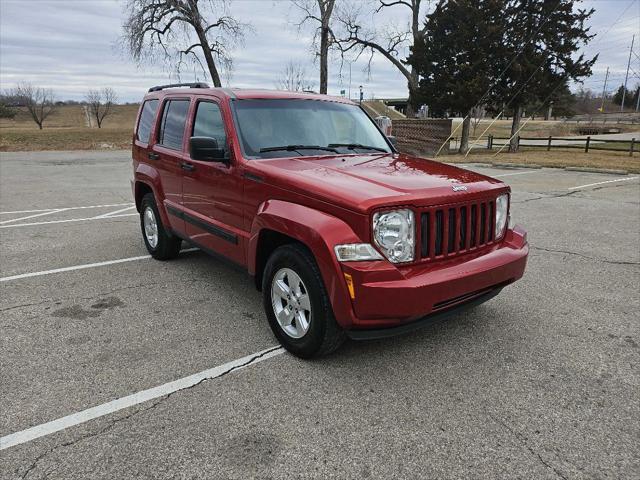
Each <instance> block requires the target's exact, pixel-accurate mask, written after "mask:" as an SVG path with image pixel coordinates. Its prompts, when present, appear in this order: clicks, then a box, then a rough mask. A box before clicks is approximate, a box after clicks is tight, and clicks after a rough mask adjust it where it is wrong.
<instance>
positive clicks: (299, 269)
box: [262, 244, 345, 358]
mask: <svg viewBox="0 0 640 480" xmlns="http://www.w3.org/2000/svg"><path fill="white" fill-rule="evenodd" d="M262 293H263V302H264V308H265V311H266V313H267V318H268V319H269V325H270V326H271V330H272V331H273V333H274V335H275V336H276V337H277V338H278V340H279V341H280V343H281V344H282V345H283V346H284V347H285V348H286V349H287V350H289V351H290V352H291V353H293V354H294V355H297V356H299V357H302V358H311V357H315V356H320V355H326V354H328V353H331V352H333V351H334V350H335V349H337V348H338V347H339V346H340V345H341V344H342V342H343V341H344V339H345V333H344V331H343V330H342V329H341V328H340V326H339V325H338V324H337V323H336V320H335V317H334V315H333V310H332V308H331V303H330V301H329V298H328V296H327V293H326V290H325V287H324V283H323V281H322V277H321V276H320V271H319V270H318V266H317V265H316V262H315V259H314V258H313V256H312V255H311V253H310V252H309V251H308V250H307V249H306V248H305V247H304V246H302V245H299V244H290V245H284V246H282V247H280V248H278V249H276V250H275V251H274V252H273V254H272V255H271V257H270V258H269V260H268V262H267V265H266V267H265V271H264V275H263V278H262Z"/></svg>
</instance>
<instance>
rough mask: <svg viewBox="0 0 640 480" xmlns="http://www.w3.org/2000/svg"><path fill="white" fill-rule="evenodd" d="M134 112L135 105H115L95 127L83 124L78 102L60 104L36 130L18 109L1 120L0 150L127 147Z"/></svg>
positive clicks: (35, 126)
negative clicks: (10, 115)
mask: <svg viewBox="0 0 640 480" xmlns="http://www.w3.org/2000/svg"><path fill="white" fill-rule="evenodd" d="M137 111H138V106H137V105H117V106H116V107H115V110H114V113H113V114H112V115H110V116H108V117H107V118H106V119H105V121H104V123H103V125H102V128H100V129H98V128H89V127H87V126H86V120H85V115H84V112H83V109H82V106H81V105H63V106H60V107H58V109H57V110H56V111H55V112H54V113H52V114H51V116H50V117H49V118H47V120H45V122H44V128H43V129H42V130H39V129H38V126H37V125H36V124H35V123H34V122H33V120H31V117H30V116H29V114H28V113H27V111H26V110H23V109H21V110H20V111H19V112H18V114H17V115H16V117H15V118H13V119H5V118H3V119H0V151H30V150H93V149H116V148H128V147H129V145H130V144H131V135H132V132H133V124H134V122H135V117H136V113H137Z"/></svg>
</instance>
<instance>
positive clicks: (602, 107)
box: [599, 67, 609, 113]
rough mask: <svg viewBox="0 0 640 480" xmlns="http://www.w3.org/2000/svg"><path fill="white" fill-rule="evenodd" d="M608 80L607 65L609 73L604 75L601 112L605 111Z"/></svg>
mask: <svg viewBox="0 0 640 480" xmlns="http://www.w3.org/2000/svg"><path fill="white" fill-rule="evenodd" d="M607 80H609V67H607V74H606V75H605V77H604V87H603V88H602V105H600V108H599V110H600V112H602V113H604V96H605V94H606V93H607Z"/></svg>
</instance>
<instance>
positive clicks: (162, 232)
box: [140, 193, 182, 260]
mask: <svg viewBox="0 0 640 480" xmlns="http://www.w3.org/2000/svg"><path fill="white" fill-rule="evenodd" d="M148 209H149V210H151V212H153V215H154V218H155V221H156V225H157V230H158V240H157V244H156V245H155V247H154V246H152V245H151V244H150V243H149V240H148V239H147V235H146V233H145V226H144V216H145V212H146V211H147V210H148ZM140 228H141V230H142V238H143V240H144V244H145V246H146V247H147V250H148V251H149V253H150V254H151V256H152V257H153V258H155V259H156V260H170V259H172V258H175V257H177V256H178V254H179V253H180V246H181V244H182V240H181V239H180V238H178V237H176V236H174V235H172V234H171V233H169V232H168V231H167V230H166V229H165V228H164V225H163V224H162V219H161V218H160V214H159V213H158V206H157V205H156V199H155V198H154V196H153V193H147V194H146V195H145V196H144V197H142V202H140Z"/></svg>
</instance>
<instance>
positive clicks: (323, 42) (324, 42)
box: [320, 21, 329, 95]
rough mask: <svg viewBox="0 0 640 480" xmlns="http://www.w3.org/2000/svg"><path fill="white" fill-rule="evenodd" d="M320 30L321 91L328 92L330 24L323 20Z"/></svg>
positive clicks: (322, 92)
mask: <svg viewBox="0 0 640 480" xmlns="http://www.w3.org/2000/svg"><path fill="white" fill-rule="evenodd" d="M321 29H322V30H321V32H320V93H321V94H323V95H326V94H327V77H328V75H329V72H328V67H327V62H328V60H327V59H328V57H329V26H328V25H325V22H324V21H323V22H322V27H321Z"/></svg>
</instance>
